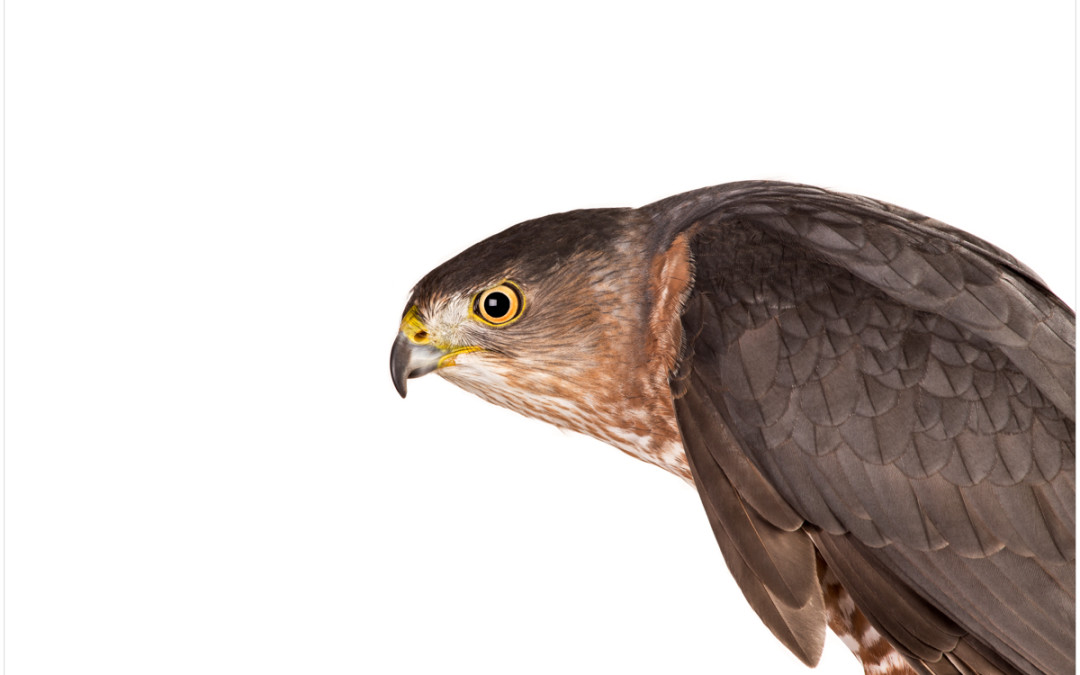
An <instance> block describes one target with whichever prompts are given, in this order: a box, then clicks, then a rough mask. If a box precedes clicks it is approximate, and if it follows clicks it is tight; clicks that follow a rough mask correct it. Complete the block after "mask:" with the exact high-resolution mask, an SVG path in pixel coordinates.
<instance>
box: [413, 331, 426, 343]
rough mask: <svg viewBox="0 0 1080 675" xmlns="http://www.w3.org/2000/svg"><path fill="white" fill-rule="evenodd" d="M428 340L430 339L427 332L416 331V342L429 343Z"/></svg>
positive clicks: (414, 338) (414, 336)
mask: <svg viewBox="0 0 1080 675" xmlns="http://www.w3.org/2000/svg"><path fill="white" fill-rule="evenodd" d="M427 339H428V334H427V331H426V330H418V331H416V334H415V335H413V340H414V341H415V342H427Z"/></svg>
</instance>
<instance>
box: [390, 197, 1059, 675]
mask: <svg viewBox="0 0 1080 675" xmlns="http://www.w3.org/2000/svg"><path fill="white" fill-rule="evenodd" d="M390 368H391V374H392V377H393V381H394V385H395V386H396V387H397V390H398V392H399V393H400V394H401V395H402V396H405V392H406V380H407V379H408V378H412V377H418V376H421V375H424V374H426V373H429V372H436V373H438V374H439V375H441V376H442V377H443V378H445V379H447V380H450V381H451V382H453V383H454V384H456V385H458V386H460V387H462V388H464V389H466V390H468V391H471V392H473V393H475V394H477V395H479V396H480V397H482V398H484V399H486V400H488V401H490V402H492V403H495V404H498V405H501V406H506V407H508V408H511V409H513V410H516V411H518V412H520V413H523V414H524V415H527V416H530V417H535V418H539V419H542V420H545V421H547V422H550V423H552V424H555V425H558V426H559V427H563V428H567V429H572V430H576V431H579V432H582V433H585V434H588V435H590V436H593V437H595V438H598V439H601V440H603V441H605V442H607V443H610V444H611V445H614V446H615V447H617V448H619V449H620V450H623V451H624V452H626V453H629V454H631V455H633V456H635V457H638V458H640V459H642V460H645V461H646V462H651V463H653V464H655V465H657V466H660V467H662V468H664V469H666V470H668V471H670V472H672V473H674V474H676V475H678V476H681V477H682V478H684V479H685V480H687V481H689V482H691V483H692V484H693V485H694V486H695V487H696V488H697V491H698V493H699V494H700V496H701V501H702V503H703V504H704V506H705V512H706V515H707V517H708V521H709V523H710V524H711V526H712V529H713V532H714V533H715V535H716V540H717V542H718V544H719V546H720V549H721V551H722V553H723V556H724V560H725V562H726V563H727V566H728V568H729V569H730V571H731V573H732V574H733V575H734V577H735V580H736V581H737V582H738V585H739V587H740V589H741V590H742V592H743V594H744V595H745V596H746V599H747V601H748V602H749V603H750V605H751V606H752V607H753V609H754V610H755V611H756V612H757V614H758V616H760V617H761V620H762V621H763V622H764V623H765V624H766V625H767V626H768V628H769V629H770V630H771V631H772V633H773V634H774V635H775V636H776V637H777V638H778V639H779V640H780V641H781V642H782V643H783V644H784V645H786V646H787V647H788V649H790V650H791V651H792V652H794V653H795V655H797V656H798V657H799V658H800V659H801V660H802V661H804V662H805V663H806V664H808V665H811V666H812V665H814V664H816V663H817V661H818V659H819V657H820V654H821V650H822V646H823V642H824V636H825V629H826V625H828V626H829V627H831V628H832V629H833V630H834V631H835V632H837V633H838V634H839V635H840V636H841V638H842V639H843V640H844V642H845V643H846V644H847V645H848V646H849V647H850V648H851V649H852V650H853V651H854V652H855V654H856V656H857V657H858V658H859V659H860V661H861V662H862V665H863V667H864V670H865V671H866V672H867V673H911V672H917V673H935V674H940V673H1070V672H1073V671H1074V669H1075V665H1074V642H1075V627H1074V619H1075V609H1074V602H1075V534H1074V522H1075V506H1074V496H1075V487H1074V474H1075V461H1074V460H1075V449H1074V419H1075V413H1074V408H1075V400H1074V396H1075V394H1074V377H1075V375H1074V373H1075V315H1074V313H1073V311H1072V310H1071V309H1070V308H1069V307H1067V306H1066V305H1065V304H1064V303H1063V302H1062V301H1061V300H1060V299H1058V298H1057V297H1056V296H1055V295H1054V294H1053V293H1052V292H1051V291H1050V290H1049V289H1048V288H1047V287H1046V284H1045V283H1044V282H1043V281H1042V280H1041V279H1040V278H1039V277H1038V276H1037V275H1036V274H1035V273H1034V272H1033V271H1032V270H1031V269H1029V268H1028V267H1026V266H1024V265H1023V264H1021V263H1020V262H1018V261H1017V260H1016V259H1015V258H1013V257H1012V256H1010V255H1009V254H1008V253H1006V252H1004V251H1002V250H1001V249H998V248H996V247H995V246H993V245H991V244H989V243H987V242H985V241H983V240H981V239H979V238H977V237H974V236H972V235H970V234H967V233H965V232H962V231H960V230H958V229H955V228H952V227H949V226H948V225H945V224H943V223H941V222H939V221H936V220H933V219H931V218H927V217H925V216H922V215H919V214H917V213H914V212H912V211H909V210H906V209H903V208H899V207H896V206H893V205H890V204H886V203H883V202H880V201H875V200H872V199H867V198H864V197H858V196H853V195H846V194H838V193H835V192H831V191H827V190H823V189H818V188H814V187H809V186H804V185H795V184H788V183H779V182H770V181H749V182H740V183H730V184H726V185H720V186H717V187H710V188H704V189H701V190H696V191H693V192H688V193H686V194H681V195H677V196H674V197H670V198H668V199H664V200H661V201H659V202H656V203H654V204H650V205H648V206H644V207H642V208H638V209H627V208H615V209H590V210H580V211H571V212H568V213H561V214H556V215H551V216H547V217H544V218H540V219H537V220H532V221H528V222H525V223H521V224H519V225H515V226H514V227H511V228H509V229H507V230H505V231H503V232H501V233H499V234H497V235H495V236H493V237H491V238H489V239H487V240H485V241H482V242H480V243H479V244H476V245H474V246H473V247H471V248H469V249H467V250H465V251H464V252H462V253H461V254H459V255H458V256H456V257H454V258H452V259H450V260H449V261H447V262H446V263H444V264H442V265H440V266H439V267H437V268H435V269H434V270H432V271H431V272H430V273H428V274H427V276H425V277H424V278H423V279H422V280H421V281H420V282H419V283H418V284H417V285H416V287H415V288H414V289H413V292H412V297H411V299H410V300H409V302H408V303H407V306H406V310H405V312H404V317H403V319H402V321H401V326H400V332H399V334H398V336H397V338H396V340H395V342H394V345H393V350H392V352H391V357H390Z"/></svg>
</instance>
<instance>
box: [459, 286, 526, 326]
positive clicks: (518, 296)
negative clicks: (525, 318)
mask: <svg viewBox="0 0 1080 675" xmlns="http://www.w3.org/2000/svg"><path fill="white" fill-rule="evenodd" d="M524 309H525V296H524V294H522V292H521V289H520V288H518V286H517V284H515V283H513V282H512V281H504V282H502V283H501V284H499V285H498V286H494V287H492V288H489V289H487V290H486V291H480V292H479V293H477V294H476V297H475V298H473V304H472V314H473V317H475V318H476V319H479V320H480V321H482V322H483V323H486V324H488V325H489V326H505V325H507V324H508V323H510V322H512V321H513V320H514V319H516V318H518V317H519V316H521V312H522V311H523V310H524Z"/></svg>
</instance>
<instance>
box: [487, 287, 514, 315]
mask: <svg viewBox="0 0 1080 675" xmlns="http://www.w3.org/2000/svg"><path fill="white" fill-rule="evenodd" d="M484 309H485V310H487V313H488V316H490V317H491V318H493V319H501V318H503V317H504V316H506V315H507V314H509V313H510V298H509V296H507V295H506V293H491V294H490V295H488V296H487V297H486V298H484Z"/></svg>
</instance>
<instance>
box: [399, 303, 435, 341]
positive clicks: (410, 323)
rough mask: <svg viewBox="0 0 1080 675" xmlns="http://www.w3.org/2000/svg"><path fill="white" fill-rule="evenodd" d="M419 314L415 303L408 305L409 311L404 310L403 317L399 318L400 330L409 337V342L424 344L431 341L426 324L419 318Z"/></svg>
mask: <svg viewBox="0 0 1080 675" xmlns="http://www.w3.org/2000/svg"><path fill="white" fill-rule="evenodd" d="M419 314H420V310H419V309H418V308H417V307H416V305H413V306H412V307H410V308H409V311H407V312H405V318H403V319H402V320H401V332H402V333H403V334H404V335H405V337H407V338H409V342H412V343H413V344H418V345H426V344H428V343H429V342H431V336H430V335H428V332H427V326H425V325H424V322H423V321H421V320H420V317H419Z"/></svg>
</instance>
